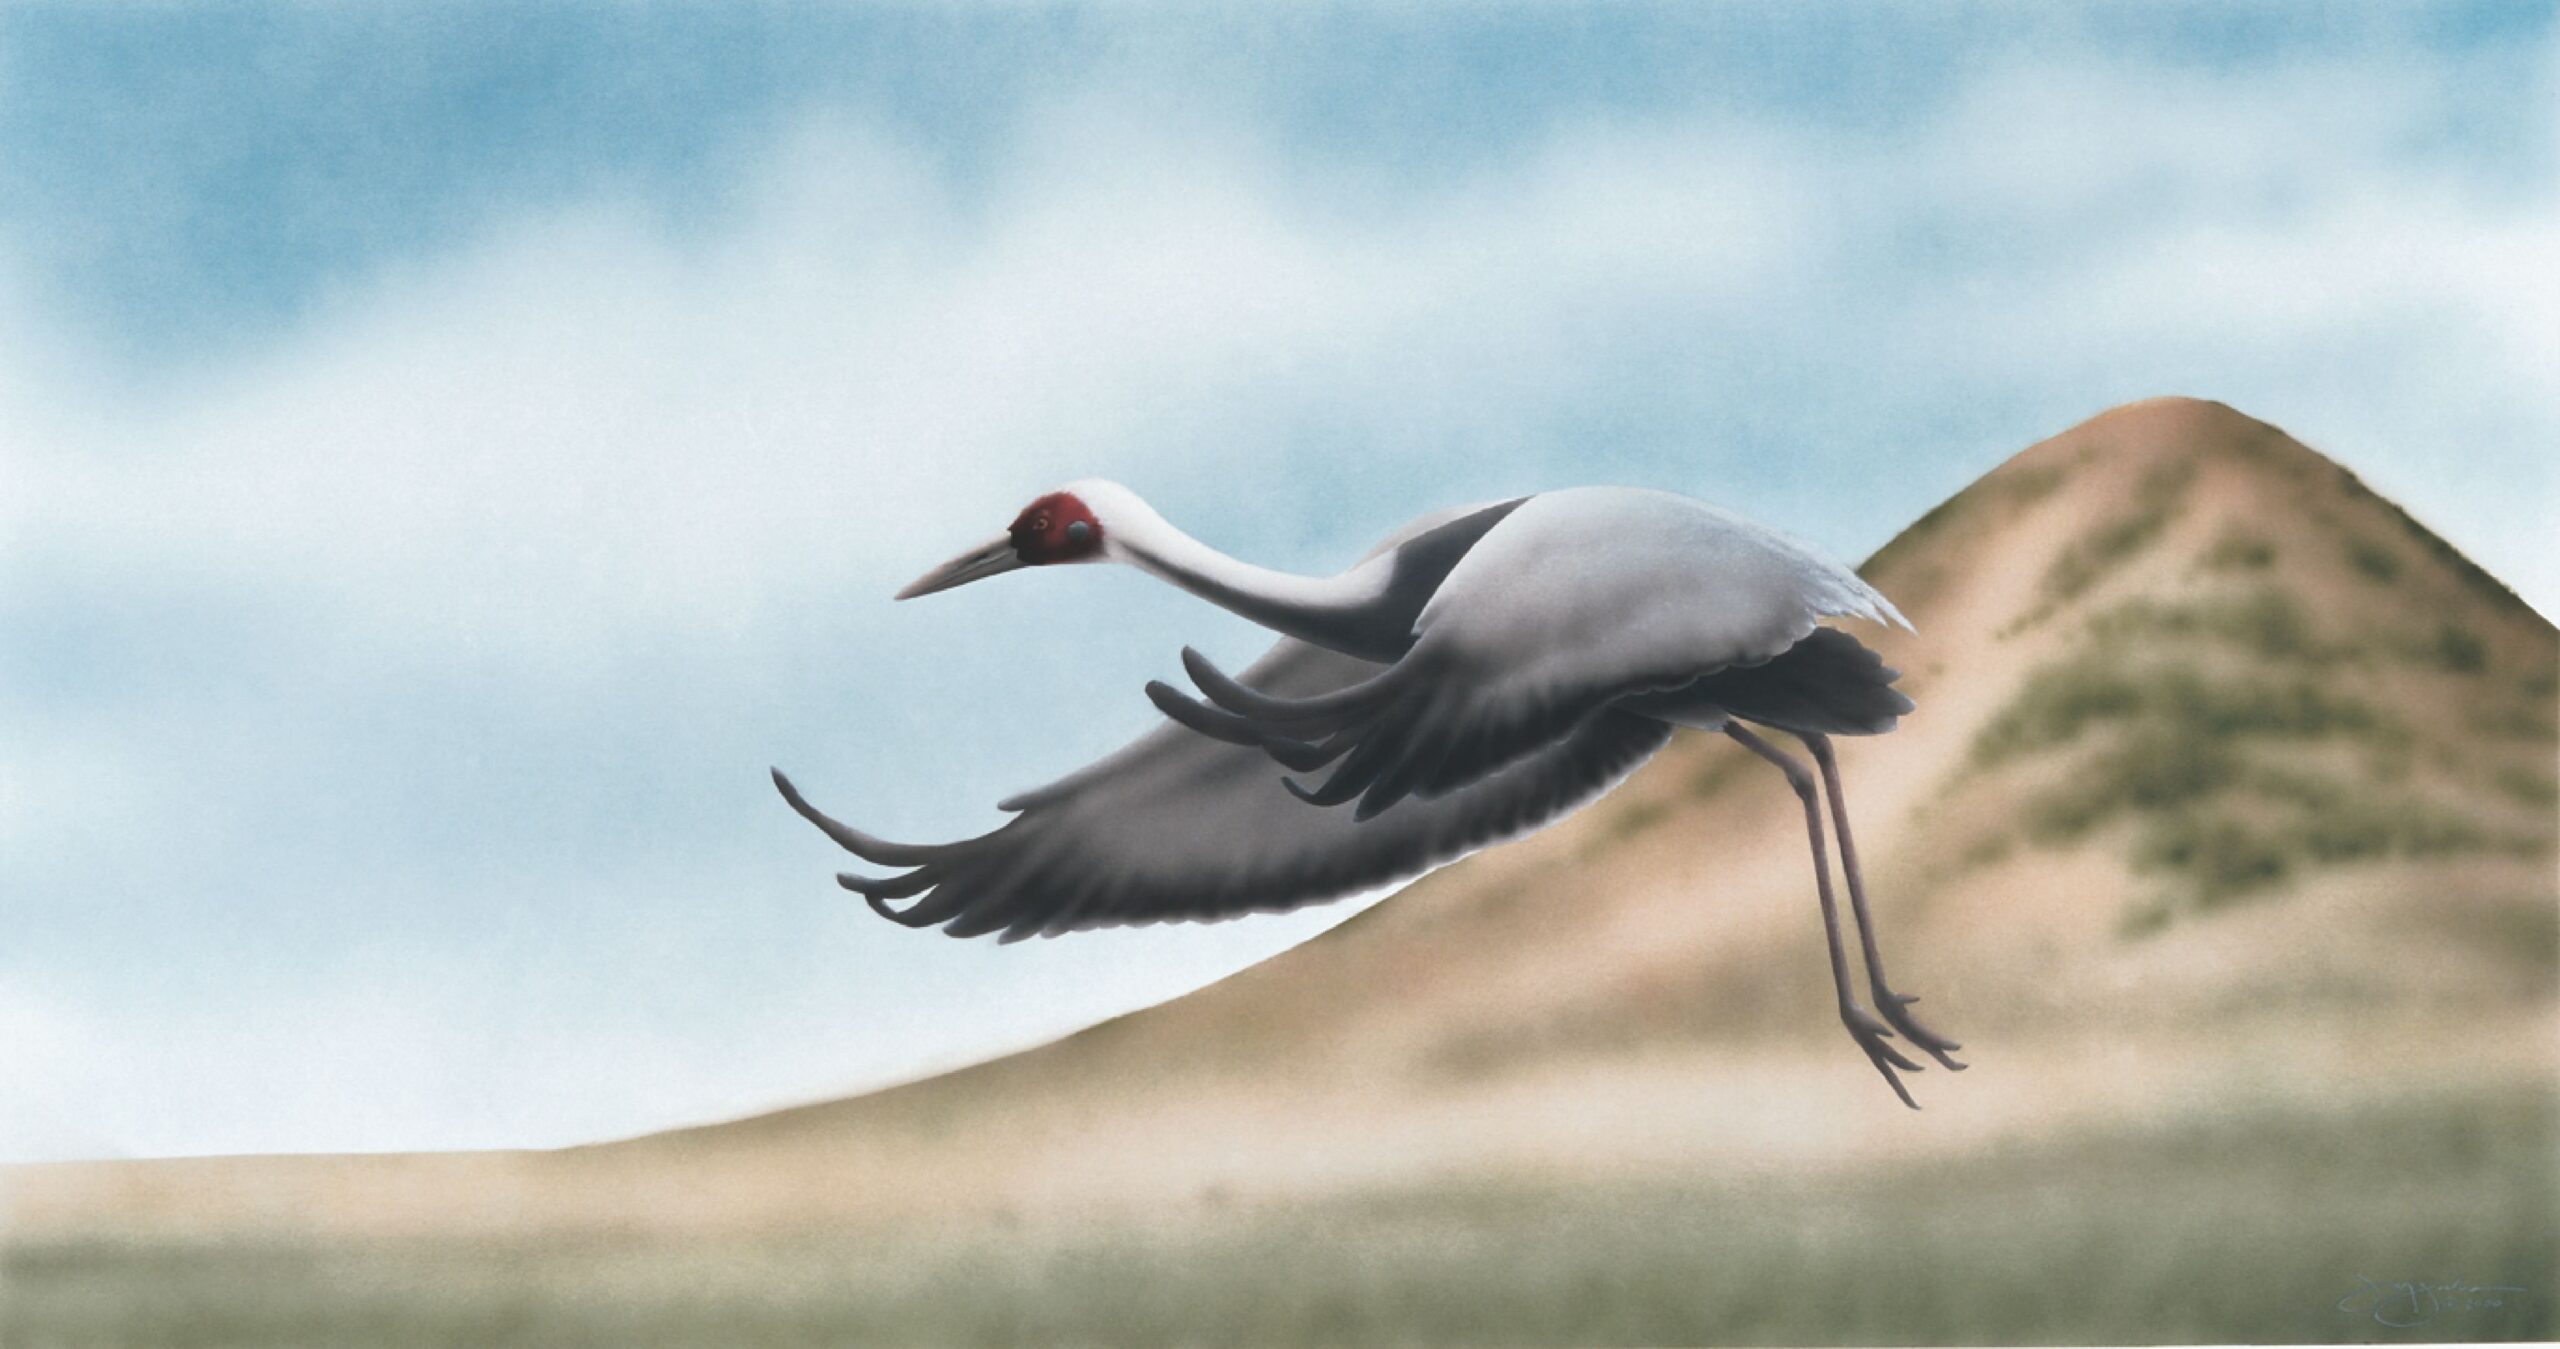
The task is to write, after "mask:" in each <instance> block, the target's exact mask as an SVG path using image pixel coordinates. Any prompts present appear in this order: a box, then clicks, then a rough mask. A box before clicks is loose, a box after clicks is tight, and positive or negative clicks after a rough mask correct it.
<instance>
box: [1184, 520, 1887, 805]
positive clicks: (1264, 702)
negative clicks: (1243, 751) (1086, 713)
mask: <svg viewBox="0 0 2560 1349" xmlns="http://www.w3.org/2000/svg"><path fill="white" fill-rule="evenodd" d="M1844 616H1846V617H1859V618H1867V619H1872V620H1875V621H1877V622H1885V621H1896V620H1899V619H1900V618H1901V615H1900V614H1898V613H1896V612H1895V611H1894V608H1893V606H1892V605H1891V604H1890V603H1889V602H1887V601H1886V600H1885V598H1884V597H1883V596H1882V595H1879V594H1877V593H1876V591H1875V590H1874V589H1873V588H1872V587H1870V586H1868V585H1867V583H1866V582H1864V581H1862V580H1860V579H1858V577H1857V575H1856V573H1854V572H1851V571H1850V570H1848V569H1847V568H1846V567H1842V566H1840V565H1839V564H1838V563H1836V562H1832V561H1830V560H1829V559H1827V558H1824V557H1822V556H1821V555H1820V554H1819V553H1817V552H1815V551H1814V550H1813V549H1812V548H1810V547H1808V546H1806V545H1804V544H1802V543H1799V542H1797V541H1796V540H1794V539H1791V538H1788V537H1787V536H1785V535H1783V534H1779V533H1777V532H1776V531H1774V530H1769V529H1765V528H1763V527H1761V526H1759V525H1755V524H1753V523H1751V522H1750V521H1747V520H1744V519H1741V518H1740V517H1738V516H1734V515H1731V514H1728V513H1726V512H1723V511H1719V510H1716V509H1715V508H1713V507H1710V506H1707V505H1705V504H1704V503H1701V502H1695V501H1690V500H1687V499H1685V498H1682V497H1675V496H1671V495H1669V494H1667V493H1661V492H1642V491H1634V490H1629V489H1623V488H1577V489H1573V490H1570V491H1564V492H1550V493H1546V494H1543V495H1540V496H1536V497H1532V498H1530V499H1529V500H1528V501H1526V502H1525V503H1523V504H1522V505H1521V506H1520V507H1519V508H1518V509H1517V510H1516V511H1514V512H1512V513H1511V514H1510V515H1509V516H1508V517H1507V518H1505V519H1503V520H1502V521H1501V522H1500V523H1498V524H1497V525H1495V526H1494V527H1493V528H1492V530H1491V531H1489V532H1488V533H1486V534H1485V536H1484V538H1483V540H1482V541H1481V542H1478V543H1477V544H1476V545H1475V546H1474V547H1473V548H1472V549H1471V550H1469V551H1468V552H1467V554H1466V555H1465V557H1464V558H1463V559H1461V560H1460V561H1459V562H1458V563H1457V564H1456V566H1455V567H1454V568H1453V569H1452V570H1451V571H1450V572H1449V573H1448V576H1447V578H1446V579H1445V580H1444V581H1442V582H1441V584H1440V585H1439V587H1438V589H1437V590H1436V591H1435V592H1434V593H1433V595H1432V596H1431V599H1430V602H1429V603H1428V604H1427V605H1426V606H1425V607H1424V608H1423V610H1422V612H1421V615H1420V617H1419V619H1418V621H1417V622H1416V625H1415V633H1416V636H1415V641H1414V644H1413V647H1412V649H1411V650H1410V651H1408V652H1406V653H1405V654H1404V655H1403V656H1402V657H1401V658H1399V659H1398V660H1397V661H1396V662H1395V663H1394V664H1392V665H1389V666H1385V667H1383V668H1381V669H1379V670H1378V672H1377V673H1376V674H1374V675H1372V676H1371V677H1369V678H1367V679H1365V680H1363V681H1361V682H1360V683H1358V684H1356V685H1353V686H1350V687H1347V688H1343V689H1339V690H1336V691H1333V692H1330V693H1323V694H1316V695H1307V694H1291V693H1287V692H1285V691H1282V690H1279V689H1274V688H1265V687H1261V686H1259V685H1258V684H1256V683H1255V682H1254V680H1253V677H1252V676H1251V675H1250V674H1248V675H1247V676H1246V677H1245V679H1244V680H1242V681H1239V680H1235V679H1230V678H1228V677H1227V676H1226V675H1224V674H1222V673H1221V672H1219V671H1218V669H1217V668H1216V667H1215V666H1213V665H1211V664H1210V663H1209V662H1208V661H1207V660H1205V659H1203V658H1202V657H1201V656H1200V655H1199V654H1198V653H1197V652H1189V651H1186V652H1185V653H1183V655H1184V663H1185V665H1186V666H1187V667H1188V668H1189V670H1190V673H1191V676H1192V679H1193V681H1194V682H1195V683H1197V684H1198V685H1199V686H1200V689H1201V691H1202V692H1203V693H1205V694H1206V695H1207V696H1208V699H1209V702H1210V703H1212V704H1215V706H1214V707H1201V706H1199V705H1198V704H1189V705H1188V706H1187V707H1186V706H1183V705H1182V704H1181V703H1180V701H1179V695H1173V696H1172V700H1170V704H1169V705H1168V707H1167V710H1168V711H1173V712H1176V713H1177V715H1188V716H1190V717H1192V718H1194V719H1195V720H1197V721H1199V722H1201V723H1202V724H1204V725H1214V726H1217V727H1219V728H1221V729H1222V730H1223V731H1225V732H1226V733H1227V734H1229V735H1231V736H1232V737H1234V738H1237V739H1240V740H1250V741H1258V742H1259V743H1261V744H1263V745H1264V746H1266V747H1267V750H1268V753H1269V754H1270V756H1271V757H1273V758H1276V759H1278V760H1279V761H1280V762H1281V763H1283V764H1285V765H1287V766H1289V767H1292V768H1297V769H1299V770H1301V771H1305V770H1307V769H1309V768H1312V767H1317V766H1321V765H1322V764H1325V763H1328V762H1331V761H1333V760H1334V759H1337V758H1339V759H1340V764H1339V766H1337V767H1336V768H1335V769H1334V770H1333V772H1332V775H1331V776H1330V777H1328V778H1327V779H1326V780H1325V782H1324V784H1323V786H1321V787H1318V788H1316V789H1313V790H1305V789H1298V788H1296V784H1294V783H1292V784H1290V786H1291V787H1292V789H1294V790H1298V791H1299V794H1300V795H1301V796H1302V797H1304V798H1305V799H1307V800H1309V801H1311V802H1313V803H1315V804H1317V805H1325V806H1330V805H1338V804H1341V803H1343V802H1346V801H1350V800H1353V799H1355V798H1357V799H1358V800H1359V802H1360V804H1359V807H1358V808H1357V810H1356V811H1355V812H1354V814H1355V816H1356V817H1357V818H1362V819H1366V818H1369V817H1372V816H1378V815H1379V814H1380V812H1382V811H1385V810H1386V809H1387V808H1388V807H1390V806H1395V805H1397V803H1399V802H1403V801H1406V800H1407V799H1408V798H1419V799H1422V800H1430V799H1433V798H1436V797H1440V796H1444V795H1447V794H1449V793H1452V792H1457V791H1461V790H1463V789H1464V788H1466V786H1467V785H1468V784H1470V783H1473V782H1475V781H1477V780H1478V779H1480V778H1483V777H1485V776H1486V775H1488V774H1492V773H1495V772H1497V771H1499V770H1502V769H1503V768H1505V767H1506V766H1507V765H1510V764H1512V763H1515V762H1518V761H1520V760H1522V759H1523V758H1524V757H1526V756H1536V755H1539V754H1541V753H1542V752H1543V751H1544V750H1545V749H1546V747H1548V746H1551V745H1554V744H1557V743H1559V742H1562V741H1566V740H1569V739H1570V738H1571V737H1572V736H1574V735H1576V734H1578V733H1579V730H1580V728H1581V727H1582V726H1583V725H1584V724H1585V723H1586V722H1588V721H1589V720H1590V719H1591V718H1593V717H1595V716H1598V715H1600V714H1601V713H1602V711H1603V710H1604V709H1607V708H1609V707H1610V706H1611V705H1612V704H1616V703H1619V702H1621V701H1622V700H1629V699H1642V698H1646V697H1648V696H1649V695H1656V694H1661V693H1665V692H1668V691H1671V690H1676V689H1680V688H1683V687H1686V686H1689V685H1692V684H1694V683H1696V682H1697V681H1699V680H1700V679H1701V678H1703V677H1705V676H1708V675H1711V674H1714V673H1715V672H1717V671H1721V670H1732V669H1737V668H1747V667H1751V666H1756V665H1759V664H1762V663H1765V662H1767V661H1770V660H1772V659H1773V658H1775V657H1777V656H1779V655H1780V654H1782V653H1784V652H1786V651H1787V650H1788V649H1789V648H1791V647H1794V646H1795V645H1796V644H1797V643H1799V642H1802V641H1803V640H1805V638H1806V637H1807V636H1809V635H1810V634H1811V633H1812V632H1813V631H1814V630H1815V628H1816V627H1817V626H1818V625H1819V624H1820V622H1821V621H1822V620H1823V619H1825V618H1832V617H1844ZM1888 682H1889V681H1888ZM1159 701H1160V702H1168V701H1169V700H1167V699H1163V698H1160V699H1159ZM1621 710H1623V709H1621Z"/></svg>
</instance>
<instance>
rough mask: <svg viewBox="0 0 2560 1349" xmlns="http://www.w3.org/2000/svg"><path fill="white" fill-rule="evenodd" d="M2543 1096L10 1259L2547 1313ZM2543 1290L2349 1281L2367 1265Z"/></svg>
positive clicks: (1241, 1303) (294, 1297)
mask: <svg viewBox="0 0 2560 1349" xmlns="http://www.w3.org/2000/svg"><path fill="white" fill-rule="evenodd" d="M2555 1144H2560V1118H2555V1111H2554V1108H2553V1106H2552V1103H2551V1102H2550V1101H2549V1099H2548V1097H2547V1096H2546V1095H2544V1094H2542V1093H2540V1092H2538V1091H2536V1092H2531V1093H2526V1092H2515V1093H2510V1094H2503V1095H2473V1096H2466V1097H2459V1098H2446V1099H2441V1100H2435V1101H2428V1102H2423V1103H2402V1104H2396V1105H2392V1106H2388V1107H2378V1108H2371V1109H2368V1110H2367V1111H2366V1112H2365V1113H2361V1114H2356V1115H2352V1116H2315V1115H2306V1114H2267V1115H2262V1116H2257V1117H2237V1118H2223V1119H2217V1120H2215V1121H2214V1122H2212V1123H2209V1124H2208V1123H2197V1124H2193V1125H2188V1126H2180V1127H2168V1128H2158V1129H2151V1130H2142V1131H2129V1132H2126V1133H2123V1134H2120V1135H2117V1136H2112V1137H2106V1138H2092V1139H2081V1140H2075V1141H2071V1142H2067V1143H2057V1144H2050V1145H2043V1146H2040V1147H2038V1148H2036V1149H2033V1150H2020V1151H2017V1152H2015V1153H2014V1154H2013V1155H2001V1156H1988V1157H1982V1158H1978V1159H1974V1160H1971V1161H1968V1162H1965V1163H1963V1164H1961V1165H1944V1166H1938V1167H1933V1168H1929V1169H1925V1170H1916V1171H1911V1172H1905V1173H1899V1174H1859V1175H1846V1176H1830V1177H1821V1178H1805V1177H1798V1178H1787V1179H1779V1178H1760V1179H1754V1180H1735V1181H1716V1182H1699V1183H1688V1184H1665V1185H1656V1186H1647V1187H1644V1188H1641V1189H1634V1188H1626V1189H1590V1188H1558V1187H1551V1186H1539V1185H1534V1184H1527V1183H1512V1184H1501V1185H1484V1186H1478V1187H1469V1188H1463V1189H1459V1188H1450V1189H1437V1190H1428V1191H1413V1192H1403V1193H1395V1194H1385V1195H1377V1196H1370V1197H1365V1198H1361V1199H1357V1200H1336V1201H1332V1202H1328V1203H1324V1204H1321V1205H1308V1206H1287V1207H1272V1206H1259V1205H1241V1204H1231V1205H1227V1206H1219V1205H1217V1204H1215V1203H1204V1204H1203V1205H1202V1206H1201V1207H1200V1208H1199V1209H1197V1210H1195V1211H1194V1212H1192V1213H1189V1214H1186V1215H1183V1216H1182V1217H1180V1218H1179V1219H1178V1220H1177V1221H1174V1222H1171V1223H1168V1224H1163V1225H1154V1226H1147V1227H1135V1226H1112V1225H1106V1224H1094V1225H1057V1224H1050V1223H1026V1224H1018V1225H1015V1226H1013V1227H1010V1228H1002V1229H989V1228H980V1229H975V1230H946V1231H940V1232H919V1231H915V1230H900V1231H898V1232H896V1233H893V1234H882V1235H879V1236H866V1235H864V1234H860V1233H855V1232H846V1233H840V1234H834V1235H826V1234H817V1235H811V1236H807V1237H804V1238H799V1239H789V1240H785V1239H772V1238H768V1239H760V1240H754V1241H745V1240H739V1241H729V1242H720V1241H706V1242H663V1241H662V1242H654V1243H635V1242H621V1241H612V1240H589V1241H587V1242H583V1243H576V1244H561V1243H554V1244H546V1245H541V1246H509V1245H494V1244H484V1245H467V1246H466V1245H451V1244H419V1245H380V1246H345V1247H332V1248H296V1247H257V1246H241V1245H218V1246H179V1245H148V1244H98V1245H67V1246H65V1245H57V1246H50V1247H42V1248H22V1249H17V1250H14V1251H12V1252H11V1253H10V1254H9V1256H8V1260H7V1269H6V1282H5V1284H0V1291H4V1292H5V1300H0V1344H6V1345H8V1346H11V1347H12V1349H44V1347H50V1346H75V1345H78V1346H85V1345H119V1346H145V1345H168V1346H179V1345H188V1346H197V1345H202V1346H211V1345H259V1346H288V1345H315V1346H316V1345H357V1344H362V1345H388V1346H400V1345H485V1346H497V1345H536V1344H539V1345H636V1346H647V1345H800V1344H823V1343H865V1344H874V1343H917V1344H928V1343H931V1344H965V1345H1057V1344H1074V1343H1108V1344H1124V1345H1175V1344H1343V1343H1362V1344H1369V1343H1378V1344H1432V1343H1448V1344H1567V1343H1573V1344H1693V1343H1695V1344H1704V1343H1719V1344H1734V1343H1742V1344H1752V1343H1803V1344H1826V1343H1876V1342H1918V1343H1932V1342H1962V1341H1980V1342H2040V1343H2053V1344H2069V1343H2088V1342H2119V1343H2142V1342H2155V1341H2168V1342H2175V1341H2195V1340H2203V1341H2221V1342H2235V1341H2236V1342H2249V1341H2264V1340H2303V1341H2391V1340H2409V1341H2416V1340H2452V1339H2532V1338H2548V1337H2550V1336H2552V1335H2553V1333H2554V1332H2555V1330H2560V1323H2555V1318H2554V1314H2553V1309H2554V1294H2555V1292H2560V1286H2555V1273H2554V1270H2555V1262H2560V1238H2556V1237H2555V1212H2560V1195H2555V1186H2554V1178H2553V1171H2552V1167H2551V1165H2550V1160H2551V1158H2552V1156H2553V1155H2554V1153H2555ZM2367 1278H2369V1279H2372V1280H2375V1281H2377V1282H2381V1283H2386V1284H2388V1283H2395V1282H2401V1281H2426V1282H2429V1283H2434V1284H2439V1285H2441V1284H2448V1283H2454V1282H2457V1281H2460V1282H2466V1283H2469V1284H2474V1285H2510V1286H2520V1287H2522V1288H2523V1289H2525V1290H2526V1291H2524V1292H2522V1293H2507V1294H2499V1295H2495V1297H2496V1300H2497V1301H2498V1302H2499V1303H2500V1304H2501V1305H2498V1306H2494V1307H2492V1306H2488V1305H2485V1303H2486V1301H2487V1300H2488V1298H2487V1296H2486V1295H2484V1296H2481V1297H2479V1298H2475V1299H2467V1300H2465V1301H2467V1302H2469V1303H2470V1304H2472V1305H2463V1306H2452V1305H2441V1306H2439V1307H2438V1308H2437V1310H2436V1311H2435V1314H2434V1316H2433V1318H2432V1319H2430V1320H2426V1321H2425V1322H2424V1323H2423V1324H2420V1325H2416V1326H2411V1327H2407V1328H2399V1327H2395V1326H2393V1325H2388V1324H2385V1323H2384V1322H2383V1321H2381V1320H2377V1319H2376V1318H2375V1315H2374V1312H2375V1311H2376V1310H2381V1311H2382V1312H2383V1313H2384V1315H2385V1317H2387V1318H2388V1319H2389V1320H2391V1321H2395V1322H2396V1321H2409V1320H2414V1319H2417V1318H2416V1316H2415V1315H2414V1314H2413V1309H2412V1307H2411V1304H2409V1303H2408V1302H2407V1301H2405V1300H2400V1301H2396V1302H2394V1303H2393V1304H2392V1305H2390V1306H2387V1307H2382V1308H2376V1307H2375V1306H2374V1305H2373V1299H2371V1298H2366V1299H2363V1300H2362V1301H2360V1302H2352V1303H2350V1304H2349V1306H2348V1308H2347V1309H2343V1310H2342V1309H2341V1306H2340V1303H2341V1300H2342V1299H2346V1298H2348V1297H2349V1295H2350V1294H2352V1293H2354V1292H2356V1290H2357V1289H2358V1288H2359V1286H2360V1281H2361V1280H2363V1279H2367Z"/></svg>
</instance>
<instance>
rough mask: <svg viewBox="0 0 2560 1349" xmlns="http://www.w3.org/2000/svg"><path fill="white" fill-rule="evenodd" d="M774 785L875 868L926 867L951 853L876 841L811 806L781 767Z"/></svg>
mask: <svg viewBox="0 0 2560 1349" xmlns="http://www.w3.org/2000/svg"><path fill="white" fill-rule="evenodd" d="M773 785H774V786H775V787H777V788H779V789H781V792H782V799H783V800H785V801H788V802H790V803H791V808H792V809H793V810H796V811H798V812H800V817H801V818H802V819H805V820H807V821H808V822H809V823H811V824H814V825H816V826H818V828H819V830H820V831H821V832H823V833H824V834H825V835H826V836H827V837H829V838H831V839H834V840H835V841H836V845H837V846H838V847H841V848H843V849H844V850H845V851H846V852H849V853H852V854H853V855H854V856H856V857H859V858H861V859H862V860H863V861H865V862H869V863H871V864H872V865H874V866H883V867H917V866H923V865H924V864H925V863H927V862H931V861H934V860H936V859H938V858H941V857H943V856H945V855H946V854H948V853H949V852H950V851H951V847H952V845H950V844H942V845H937V846H926V845H919V844H914V843H891V842H890V841H888V840H887V839H883V838H874V837H872V836H871V835H869V834H866V833H864V832H862V831H861V830H859V829H856V828H854V827H853V826H852V825H849V824H846V823H845V822H844V821H842V820H839V819H837V818H835V817H834V816H832V815H829V814H827V813H826V812H825V811H823V810H820V809H818V808H817V807H816V806H813V805H810V804H809V800H808V798H807V797H804V796H802V795H801V794H800V789H799V788H797V787H794V786H792V785H791V779H789V778H787V777H784V776H783V775H782V770H781V769H779V768H777V769H774V770H773Z"/></svg>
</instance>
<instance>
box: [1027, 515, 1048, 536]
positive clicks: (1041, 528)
mask: <svg viewBox="0 0 2560 1349" xmlns="http://www.w3.org/2000/svg"><path fill="white" fill-rule="evenodd" d="M1031 532H1032V533H1034V534H1046V533H1048V532H1049V517H1048V516H1045V515H1035V516H1032V517H1031Z"/></svg>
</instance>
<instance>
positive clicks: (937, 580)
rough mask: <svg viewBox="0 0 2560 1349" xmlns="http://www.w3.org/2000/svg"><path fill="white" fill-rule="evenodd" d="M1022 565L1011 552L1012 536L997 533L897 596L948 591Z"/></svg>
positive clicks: (920, 578)
mask: <svg viewBox="0 0 2560 1349" xmlns="http://www.w3.org/2000/svg"><path fill="white" fill-rule="evenodd" d="M1022 565H1023V563H1022V557H1021V555H1020V554H1018V553H1016V552H1014V551H1013V539H1012V536H1010V535H1005V534H999V535H997V536H996V537H994V538H992V539H989V540H988V541H987V542H985V543H982V544H979V545H978V546H977V547H975V548H972V549H970V550H969V551H967V552H965V553H962V554H961V555H960V556H958V557H955V558H953V559H951V560H950V561H948V562H945V563H943V564H942V565H941V566H939V567H936V568H934V569H933V570H931V571H929V572H926V573H925V574H924V575H922V576H919V577H917V578H916V579H915V580H914V581H913V582H911V583H910V584H909V585H908V586H907V588H906V589H904V590H901V591H899V592H898V598H899V599H902V600H911V599H914V598H915V597H916V596H918V595H930V594H932V593H934V592H935V591H937V590H949V589H951V588H952V587H953V586H964V585H967V584H969V583H970V582H971V581H983V580H985V579H987V578H988V577H990V576H1001V575H1003V574H1004V573H1006V572H1009V571H1012V570H1014V569H1015V568H1017V567H1020V566H1022Z"/></svg>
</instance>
